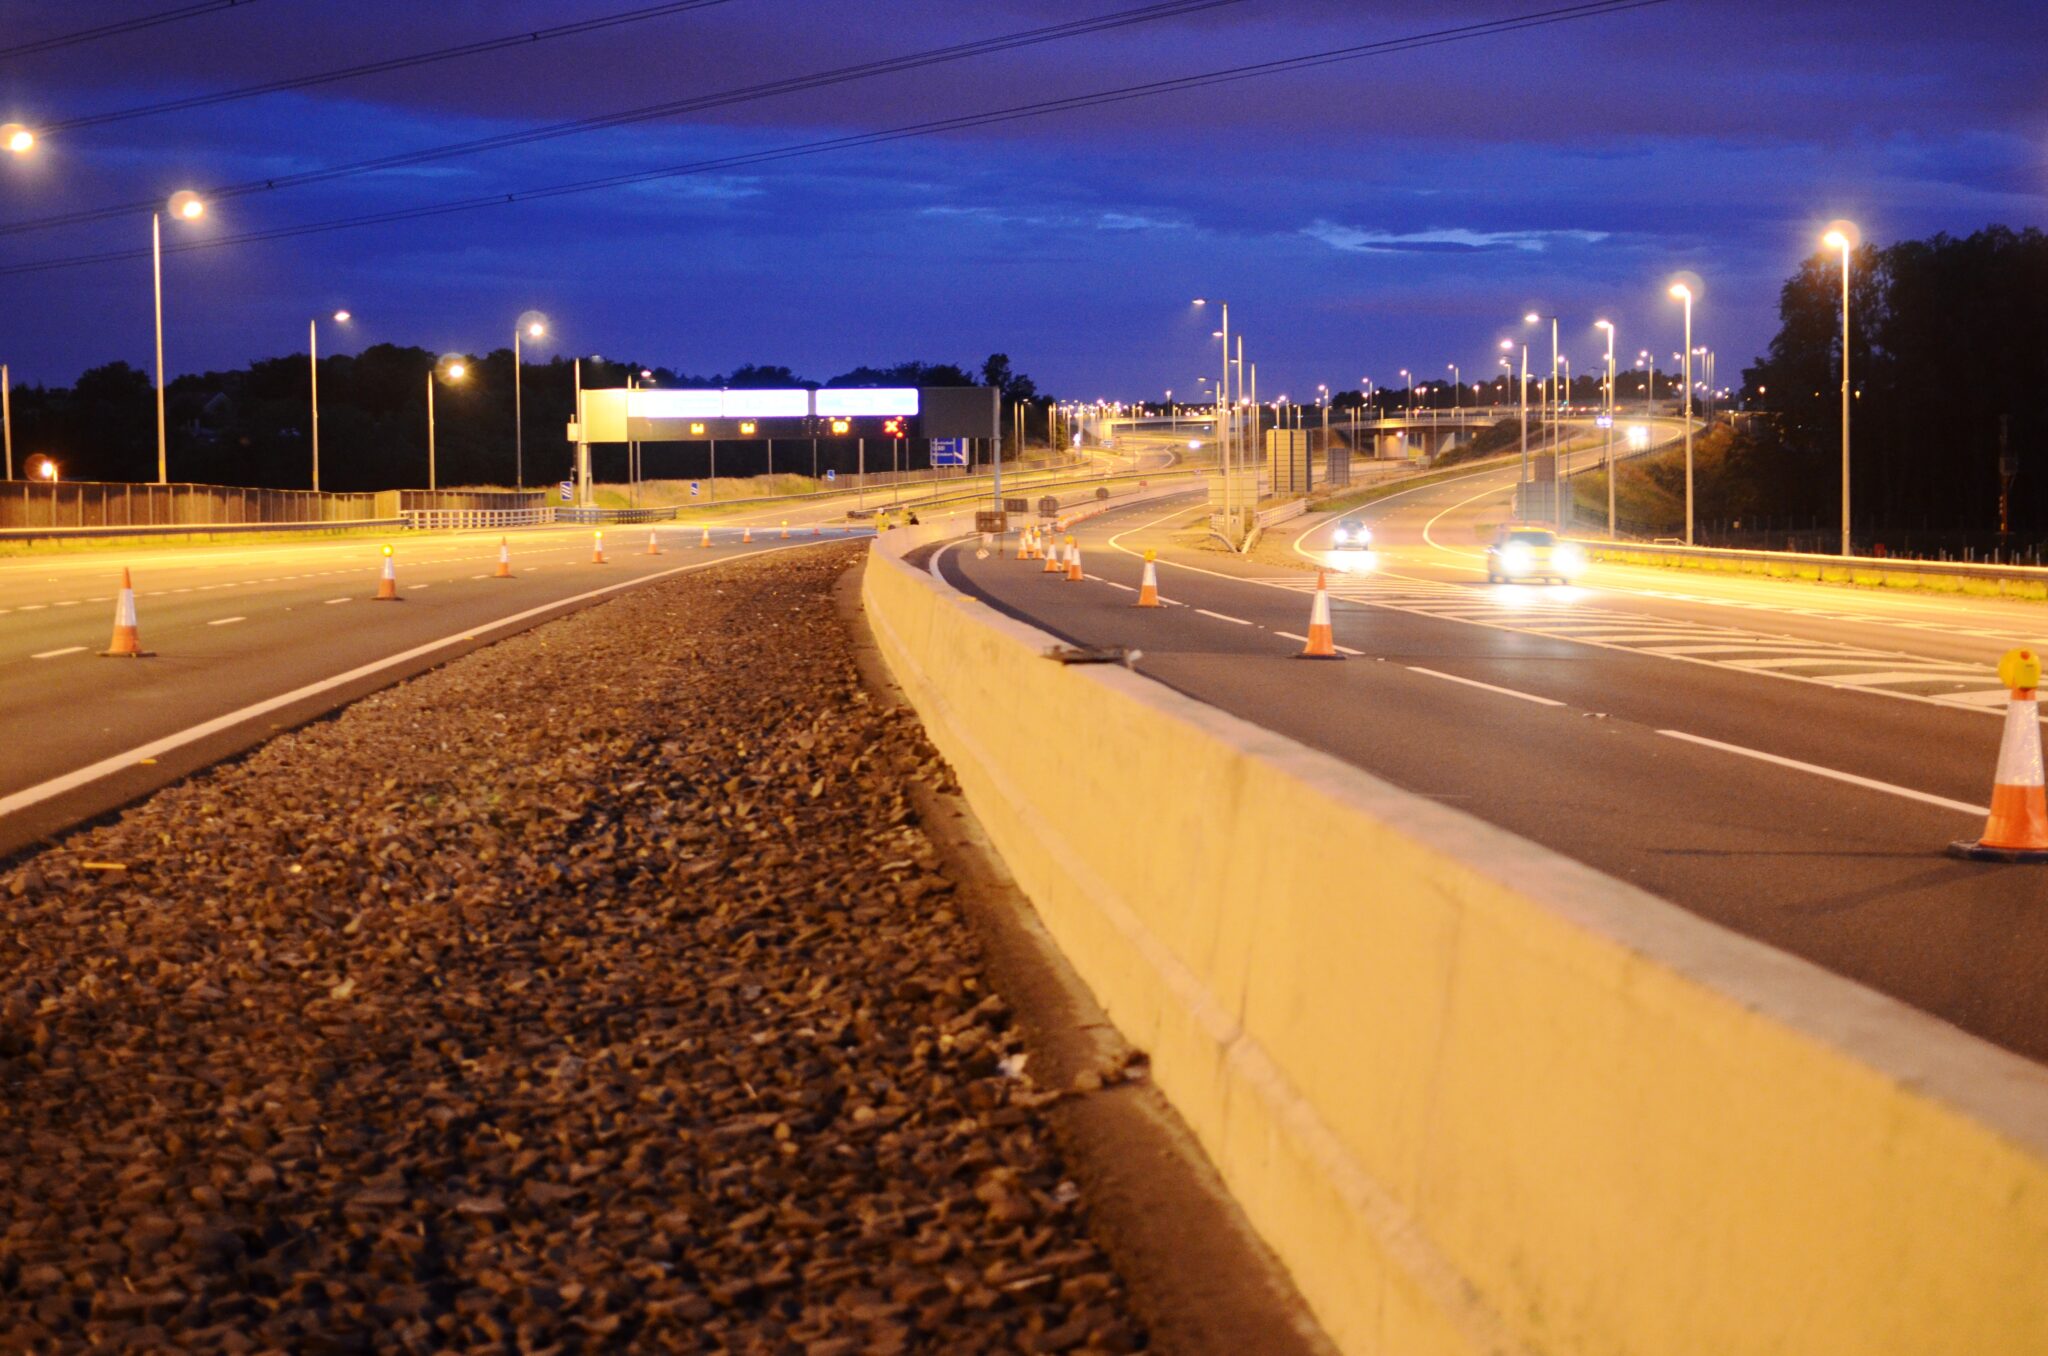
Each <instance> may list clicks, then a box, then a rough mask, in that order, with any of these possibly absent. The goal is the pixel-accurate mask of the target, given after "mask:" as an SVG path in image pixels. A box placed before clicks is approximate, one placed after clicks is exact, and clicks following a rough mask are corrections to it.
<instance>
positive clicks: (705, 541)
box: [697, 527, 711, 551]
mask: <svg viewBox="0 0 2048 1356" xmlns="http://www.w3.org/2000/svg"><path fill="white" fill-rule="evenodd" d="M697 545H699V546H701V547H703V548H704V549H705V550H707V551H709V550H710V549H711V529H710V528H708V527H707V528H705V529H704V536H703V537H702V539H700V540H699V541H698V543H697Z"/></svg>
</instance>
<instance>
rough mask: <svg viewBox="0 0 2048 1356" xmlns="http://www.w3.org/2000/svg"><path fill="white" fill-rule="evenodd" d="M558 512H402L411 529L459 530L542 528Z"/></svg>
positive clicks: (441, 509) (423, 510)
mask: <svg viewBox="0 0 2048 1356" xmlns="http://www.w3.org/2000/svg"><path fill="white" fill-rule="evenodd" d="M555 514H556V510H555V509H554V508H552V507H549V508H523V509H476V508H434V509H402V510H400V512H399V516H400V517H401V518H403V519H404V520H405V525H406V527H407V528H408V529H413V530H418V531H427V532H431V531H457V532H459V531H463V530H466V529H476V528H498V527H540V526H542V525H544V524H546V523H551V522H553V521H555Z"/></svg>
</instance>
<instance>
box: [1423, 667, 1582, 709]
mask: <svg viewBox="0 0 2048 1356" xmlns="http://www.w3.org/2000/svg"><path fill="white" fill-rule="evenodd" d="M1408 672H1410V673H1426V674H1428V675H1429V676H1430V677H1432V678H1441V679H1443V680H1444V681H1445V682H1447V683H1463V684H1464V685H1465V686H1466V687H1479V688H1485V689H1486V690H1487V691H1488V692H1498V693H1499V694H1500V695H1501V696H1503V697H1518V698H1520V699H1521V700H1523V701H1525V702H1534V703H1536V704H1537V705H1538V706H1563V705H1564V703H1563V702H1560V701H1553V700H1551V699H1550V698H1549V697H1539V696H1537V695H1536V694H1535V693H1533V692H1517V691H1515V690H1514V689H1513V688H1511V687H1495V686H1494V685H1493V684H1492V683H1482V682H1480V681H1479V680H1478V679H1477V678H1460V677H1459V676H1458V675H1457V674H1455V673H1439V672H1437V671H1436V670H1435V669H1424V668H1417V667H1416V666H1415V665H1413V664H1410V665H1408Z"/></svg>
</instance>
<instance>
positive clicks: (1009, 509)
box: [1003, 499, 1031, 513]
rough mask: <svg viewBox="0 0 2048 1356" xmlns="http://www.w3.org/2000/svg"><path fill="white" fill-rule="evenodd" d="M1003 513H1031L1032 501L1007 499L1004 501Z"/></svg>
mask: <svg viewBox="0 0 2048 1356" xmlns="http://www.w3.org/2000/svg"><path fill="white" fill-rule="evenodd" d="M1003 512H1005V513H1029V512H1031V501H1030V500H1029V499H1005V500H1004V501H1003Z"/></svg>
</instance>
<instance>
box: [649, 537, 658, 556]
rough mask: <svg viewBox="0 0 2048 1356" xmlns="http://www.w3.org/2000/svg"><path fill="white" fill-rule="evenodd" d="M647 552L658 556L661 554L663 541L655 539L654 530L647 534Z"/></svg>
mask: <svg viewBox="0 0 2048 1356" xmlns="http://www.w3.org/2000/svg"><path fill="white" fill-rule="evenodd" d="M647 554H648V555H650V556H658V555H660V554H661V543H660V542H658V541H656V540H655V539H654V534H653V533H652V532H649V533H648V534H647Z"/></svg>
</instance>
